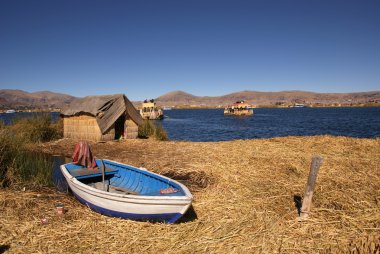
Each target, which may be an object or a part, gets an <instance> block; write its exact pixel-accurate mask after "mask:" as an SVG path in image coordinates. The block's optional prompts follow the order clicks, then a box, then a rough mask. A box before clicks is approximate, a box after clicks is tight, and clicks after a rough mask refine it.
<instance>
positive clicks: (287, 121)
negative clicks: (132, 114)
mask: <svg viewBox="0 0 380 254" xmlns="http://www.w3.org/2000/svg"><path fill="white" fill-rule="evenodd" d="M254 112H255V114H254V115H253V116H251V117H234V116H224V115H223V109H173V110H167V111H164V113H165V119H164V120H162V121H157V122H158V123H159V124H162V126H163V127H164V129H165V130H166V131H167V133H168V135H169V138H170V139H171V140H189V141H224V140H234V139H254V138H271V137H281V136H313V135H325V134H327V135H335V136H349V137H361V138H374V137H380V108H379V107H377V108H375V107H373V108H257V109H254ZM30 115H31V113H14V114H0V120H3V121H4V122H6V123H9V122H11V119H12V118H14V117H27V116H30ZM52 117H53V119H57V118H58V117H59V114H58V113H52Z"/></svg>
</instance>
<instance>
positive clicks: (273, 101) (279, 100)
mask: <svg viewBox="0 0 380 254" xmlns="http://www.w3.org/2000/svg"><path fill="white" fill-rule="evenodd" d="M240 100H244V101H246V102H247V103H249V104H253V105H284V104H294V103H304V104H333V103H337V104H360V103H368V102H380V91H374V92H361V93H313V92H305V91H283V92H257V91H241V92H236V93H231V94H227V95H223V96H213V97H210V96H194V95H192V94H189V93H185V92H183V91H174V92H170V93H167V94H165V95H162V96H160V97H158V98H157V99H156V102H157V104H159V105H163V106H178V105H197V106H225V105H228V104H232V103H234V102H236V101H240Z"/></svg>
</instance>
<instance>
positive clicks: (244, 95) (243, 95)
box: [0, 89, 380, 110]
mask: <svg viewBox="0 0 380 254" xmlns="http://www.w3.org/2000/svg"><path fill="white" fill-rule="evenodd" d="M127 96H128V94H127ZM75 99H77V97H74V96H71V95H67V94H61V93H53V92H49V91H43V92H34V93H28V92H25V91H22V90H12V89H3V90H0V109H45V110H48V109H55V108H62V107H64V106H65V105H67V104H69V103H70V102H72V101H73V100H75ZM239 100H245V101H246V102H247V103H249V104H253V105H290V104H294V103H304V104H360V103H368V102H378V103H380V91H374V92H363V93H312V92H304V91H283V92H257V91H241V92H236V93H231V94H226V95H223V96H213V97H211V96H195V95H192V94H189V93H186V92H183V91H173V92H170V93H167V94H164V95H162V96H160V97H158V98H156V102H157V104H158V105H159V106H205V107H217V106H222V107H223V106H226V105H229V104H231V103H233V102H236V101H239ZM133 104H134V105H135V106H136V107H139V106H140V105H141V102H138V101H135V102H133Z"/></svg>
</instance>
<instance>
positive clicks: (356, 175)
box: [0, 136, 380, 253]
mask: <svg viewBox="0 0 380 254" xmlns="http://www.w3.org/2000/svg"><path fill="white" fill-rule="evenodd" d="M74 144H75V142H74V141H72V140H69V139H63V140H60V141H58V142H54V143H50V144H44V145H40V146H39V147H37V148H36V149H37V150H39V151H44V152H48V153H54V154H57V153H59V154H63V155H67V156H70V155H71V153H72V151H73V147H74ZM92 146H93V151H94V154H95V155H96V156H97V157H99V158H107V159H113V160H117V161H120V162H123V163H127V164H131V165H134V166H143V167H146V168H148V169H149V170H152V171H155V172H158V173H161V174H165V175H168V176H170V177H173V178H176V179H178V180H179V181H182V182H184V183H185V184H186V185H188V186H189V188H190V190H191V191H192V193H193V195H194V202H193V207H194V210H193V211H191V212H190V213H189V214H187V215H186V216H185V218H184V219H183V220H182V222H180V223H178V224H174V225H165V224H159V223H155V224H154V223H149V222H135V221H129V220H121V219H117V218H110V217H105V216H102V215H100V214H97V213H95V212H92V211H91V210H89V209H88V208H87V207H85V206H83V205H81V204H79V202H78V201H76V200H75V199H74V198H73V197H72V196H69V195H63V194H59V193H56V192H55V191H54V190H53V189H44V190H38V191H36V190H35V191H32V190H26V191H20V190H17V189H12V190H9V189H7V190H1V192H0V193H1V194H0V213H1V215H2V216H1V217H0V228H1V230H0V244H1V245H3V246H4V245H6V246H9V252H11V253H19V252H20V253H22V252H28V253H30V252H33V253H50V252H57V253H62V252H69V253H342V252H343V253H379V252H380V188H379V186H380V185H379V183H380V168H379V167H380V139H354V138H345V137H330V136H317V137H287V138H273V139H259V140H247V141H243V140H237V141H230V142H213V143H211V142H210V143H194V142H158V141H154V140H127V141H123V142H107V143H93V144H92ZM316 154H318V155H321V156H323V157H324V159H325V160H324V164H323V165H322V167H321V168H320V170H319V174H318V178H317V183H316V186H315V192H314V196H313V206H312V208H311V214H310V217H309V219H308V220H306V221H303V222H299V221H298V219H297V217H298V213H297V208H296V206H295V202H294V199H295V197H297V196H298V195H302V194H303V193H304V191H305V185H306V181H307V177H308V173H309V167H310V162H311V158H312V157H313V155H316ZM57 203H62V204H64V206H65V208H66V209H67V211H66V213H65V214H64V215H63V216H57V215H56V212H55V205H56V204H57ZM42 218H47V219H48V224H46V225H43V224H41V219H42Z"/></svg>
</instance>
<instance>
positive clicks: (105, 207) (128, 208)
mask: <svg viewBox="0 0 380 254" xmlns="http://www.w3.org/2000/svg"><path fill="white" fill-rule="evenodd" d="M61 171H62V173H63V175H64V177H65V179H66V181H67V183H68V185H69V187H70V189H71V190H72V192H73V194H74V195H75V197H76V198H77V199H78V200H79V201H80V202H81V203H83V204H85V205H86V206H88V207H89V208H91V209H92V210H93V211H95V212H98V213H101V214H104V215H107V216H111V217H117V218H123V219H132V220H142V221H158V222H165V223H174V222H175V221H177V220H178V219H179V218H180V217H182V216H183V214H185V213H186V211H187V210H188V208H189V207H190V205H191V201H192V195H191V194H190V192H189V191H188V190H187V188H186V187H185V186H183V185H181V184H180V183H177V184H180V185H181V187H183V188H184V191H185V194H186V195H184V196H147V195H129V194H119V193H110V192H106V191H103V190H99V189H96V188H93V187H91V186H88V185H86V184H84V183H82V182H80V181H79V180H78V179H76V178H75V177H73V176H71V174H70V173H69V171H68V170H67V169H66V168H65V165H62V166H61ZM150 173H151V174H154V173H152V172H150ZM156 175H157V174H156ZM160 177H162V179H168V180H171V179H169V178H166V177H164V176H160ZM171 181H173V180H171Z"/></svg>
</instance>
